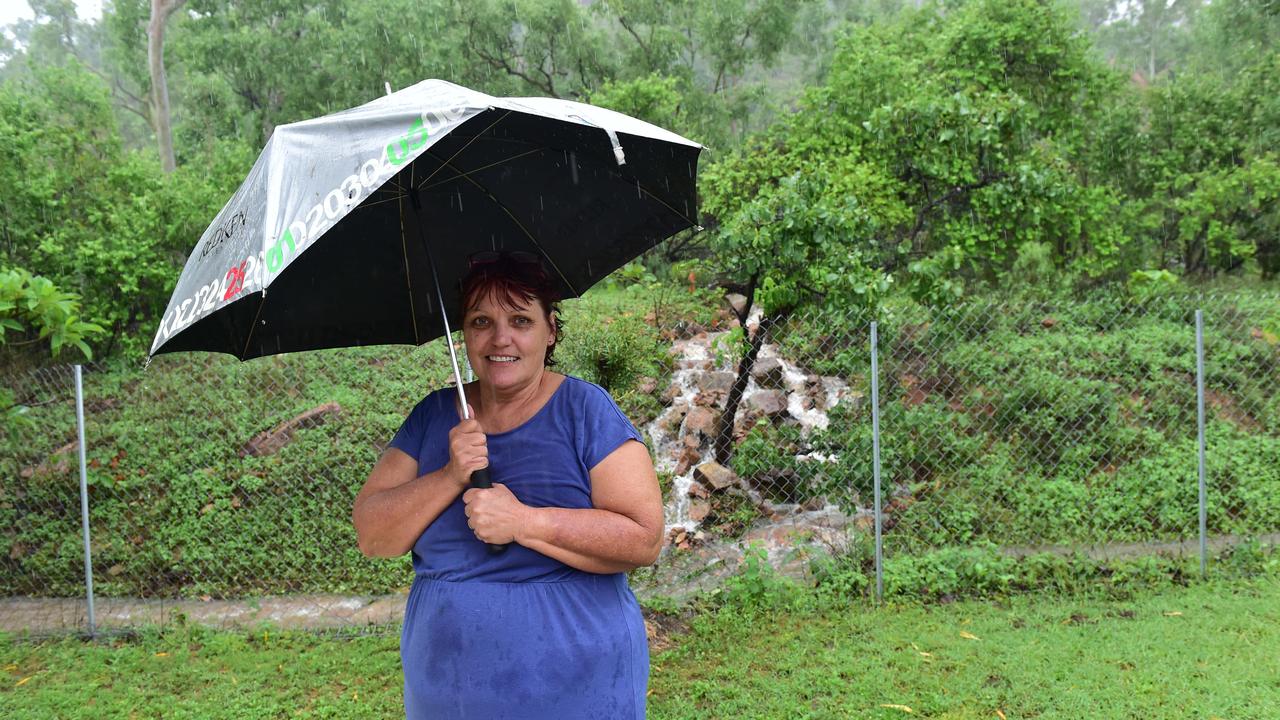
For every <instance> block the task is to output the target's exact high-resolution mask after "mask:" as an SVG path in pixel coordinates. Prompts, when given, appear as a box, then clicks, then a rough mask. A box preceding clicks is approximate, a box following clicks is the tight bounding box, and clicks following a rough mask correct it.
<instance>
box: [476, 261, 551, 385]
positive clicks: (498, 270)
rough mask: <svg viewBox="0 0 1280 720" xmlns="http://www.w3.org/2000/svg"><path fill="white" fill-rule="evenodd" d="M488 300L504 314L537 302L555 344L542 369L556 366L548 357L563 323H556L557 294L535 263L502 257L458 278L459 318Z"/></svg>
mask: <svg viewBox="0 0 1280 720" xmlns="http://www.w3.org/2000/svg"><path fill="white" fill-rule="evenodd" d="M484 297H492V298H493V299H494V300H495V301H496V302H497V303H498V304H499V305H501V306H502V307H503V308H505V309H507V310H522V309H524V307H526V306H524V305H521V304H520V303H521V301H522V300H523V301H524V302H526V303H530V302H535V301H536V302H537V303H538V305H539V306H541V307H542V312H543V314H544V315H546V317H547V321H548V322H549V323H551V324H552V325H553V330H554V331H555V336H554V337H555V340H554V341H553V342H552V343H551V345H550V346H548V347H547V356H546V358H545V359H544V360H543V363H542V364H543V365H544V366H546V367H552V366H554V365H555V364H556V361H555V359H554V358H553V357H552V354H553V353H555V350H556V345H559V344H560V338H561V337H562V336H563V334H564V321H563V320H561V319H560V291H559V289H558V288H557V287H556V284H555V283H554V282H552V280H551V276H550V275H548V274H547V271H546V270H545V269H544V268H543V267H542V263H541V262H538V261H533V262H528V261H524V260H517V259H515V258H513V257H512V256H510V255H507V254H505V253H502V254H500V255H499V256H498V258H497V259H496V260H494V261H492V262H485V263H482V264H474V265H472V267H471V270H470V272H468V273H467V275H466V277H464V278H462V300H463V314H464V315H465V314H466V311H467V310H470V309H471V308H474V307H475V306H476V305H478V304H479V303H480V299H481V298H484Z"/></svg>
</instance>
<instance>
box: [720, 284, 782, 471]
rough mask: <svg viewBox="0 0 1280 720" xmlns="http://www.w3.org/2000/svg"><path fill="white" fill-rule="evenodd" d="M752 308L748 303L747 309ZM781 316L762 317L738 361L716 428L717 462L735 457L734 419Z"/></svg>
mask: <svg viewBox="0 0 1280 720" xmlns="http://www.w3.org/2000/svg"><path fill="white" fill-rule="evenodd" d="M750 309H751V306H750V305H747V310H748V311H749V310H750ZM780 317H781V316H780V315H779V316H774V317H769V316H765V317H762V318H760V324H759V325H757V326H756V331H755V332H754V333H752V334H751V339H750V344H749V345H748V346H747V354H746V355H744V356H742V360H741V361H740V362H739V363H738V377H737V378H736V379H735V380H734V381H733V388H732V389H730V390H729V397H728V399H727V400H725V404H724V413H723V414H722V415H721V416H720V423H719V425H718V427H717V428H716V462H718V463H720V464H721V465H728V464H729V460H730V459H731V458H732V457H733V420H734V417H735V416H736V415H737V414H738V405H740V404H741V403H742V395H743V393H745V392H746V390H747V383H748V382H749V381H750V380H751V368H752V367H754V366H755V364H756V356H757V355H759V354H760V346H761V345H763V344H764V339H765V336H766V335H768V333H769V329H770V328H772V327H773V325H774V323H776V322H777V320H779V319H780ZM746 326H747V323H746V321H745V319H744V320H743V321H742V327H743V328H746Z"/></svg>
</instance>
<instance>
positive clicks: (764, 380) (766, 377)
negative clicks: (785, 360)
mask: <svg viewBox="0 0 1280 720" xmlns="http://www.w3.org/2000/svg"><path fill="white" fill-rule="evenodd" d="M751 377H753V378H755V381H756V385H759V386H760V387H762V388H765V389H771V390H785V389H786V387H787V375H786V371H785V368H783V366H782V361H781V360H779V359H778V358H773V357H769V358H761V359H759V360H756V362H755V364H754V365H752V366H751Z"/></svg>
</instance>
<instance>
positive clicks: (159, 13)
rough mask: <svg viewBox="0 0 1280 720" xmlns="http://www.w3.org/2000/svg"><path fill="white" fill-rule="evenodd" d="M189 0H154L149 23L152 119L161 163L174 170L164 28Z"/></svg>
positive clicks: (167, 170) (148, 60)
mask: <svg viewBox="0 0 1280 720" xmlns="http://www.w3.org/2000/svg"><path fill="white" fill-rule="evenodd" d="M184 2H186V0H151V22H150V23H148V24H147V66H148V68H149V69H150V71H151V121H152V128H153V129H154V130H155V132H156V144H157V145H158V147H159V150H160V167H161V168H162V169H163V170H164V171H165V172H166V173H171V172H173V170H174V168H175V167H177V163H176V162H175V161H174V158H173V128H172V127H171V125H170V122H169V85H168V82H167V81H166V80H165V74H164V28H165V23H167V22H168V20H169V16H170V15H172V14H173V13H174V11H175V10H177V9H178V8H179V7H182V4H183V3H184Z"/></svg>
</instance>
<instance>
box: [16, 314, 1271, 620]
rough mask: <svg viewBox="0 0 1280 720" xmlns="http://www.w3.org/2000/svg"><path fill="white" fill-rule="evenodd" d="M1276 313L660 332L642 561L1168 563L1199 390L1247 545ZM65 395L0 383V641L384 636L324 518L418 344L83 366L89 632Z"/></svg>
mask: <svg viewBox="0 0 1280 720" xmlns="http://www.w3.org/2000/svg"><path fill="white" fill-rule="evenodd" d="M1278 308H1280V298H1277V297H1275V296H1262V295H1257V294H1251V295H1241V296H1221V297H1195V298H1192V297H1161V298H1156V299H1152V300H1149V301H1147V302H1143V303H1131V302H1124V301H1121V300H1118V299H1114V298H1103V299H1099V300H1096V301H1092V302H1089V303H1082V304H1071V305H1053V304H1048V303H1039V302H1008V303H1001V304H983V303H977V302H971V303H967V304H964V305H961V306H958V307H956V308H953V309H950V310H947V311H944V312H930V311H926V310H923V309H919V308H913V307H911V308H896V309H892V310H886V311H883V312H882V313H881V315H880V317H879V319H878V320H877V322H876V323H875V326H874V327H875V333H874V336H873V333H872V327H873V326H872V323H871V318H870V317H867V316H864V315H861V314H858V313H848V312H846V313H835V312H817V313H811V314H807V315H800V316H793V317H789V318H785V319H782V320H781V321H780V322H778V323H777V324H775V325H773V326H772V327H771V329H770V332H769V333H768V334H767V337H766V338H765V340H766V342H764V344H763V345H762V346H761V347H760V348H759V349H758V354H757V356H756V359H755V362H754V366H753V367H752V369H751V371H750V373H749V378H750V379H749V382H747V383H746V384H745V386H742V385H741V383H739V382H738V381H739V378H738V371H739V369H740V367H739V366H738V365H737V364H735V363H736V362H737V355H738V354H740V353H737V352H736V351H735V347H736V346H735V339H734V336H732V335H730V334H727V333H724V332H714V331H713V332H699V328H688V327H682V328H681V332H680V335H681V337H679V338H677V339H676V340H675V341H674V343H673V345H672V348H671V374H670V377H669V378H662V379H661V380H654V381H647V380H644V379H642V380H641V381H640V382H639V383H638V384H637V386H636V387H629V388H627V389H625V394H627V395H628V397H631V398H635V396H636V395H637V394H642V395H645V396H646V398H647V399H646V402H637V403H635V404H634V406H635V407H637V408H650V409H648V410H644V411H642V413H641V414H642V415H644V416H642V417H633V419H634V420H636V421H637V425H639V426H641V427H642V429H643V430H644V431H645V432H646V433H647V434H648V435H649V438H650V445H651V448H652V450H653V451H654V454H655V457H656V460H657V465H658V468H659V475H660V479H661V480H662V483H663V487H664V494H665V498H666V502H667V523H668V526H669V535H668V537H669V547H668V550H667V554H666V555H664V558H668V557H671V556H673V555H679V554H681V553H684V554H687V555H692V554H693V553H689V552H688V551H693V550H696V549H697V548H699V547H704V548H705V547H712V546H716V545H720V546H724V545H728V544H734V543H736V544H737V545H738V546H741V545H742V544H745V543H748V542H753V541H763V542H765V543H766V544H770V543H772V544H773V545H774V546H777V547H780V548H785V547H791V546H793V545H794V544H795V543H796V542H798V541H797V538H803V540H804V541H805V542H808V543H811V544H812V543H819V544H825V545H826V546H828V547H835V548H838V549H842V550H844V551H848V549H849V547H850V544H851V543H852V544H855V545H858V546H859V547H862V548H869V547H871V546H872V545H873V544H874V541H875V538H876V536H877V535H879V536H880V538H881V544H880V545H879V546H877V550H880V549H881V548H882V555H883V557H884V561H885V563H892V562H893V561H894V560H895V559H897V558H912V557H920V556H924V555H927V554H928V553H931V552H939V551H947V550H949V549H957V548H958V549H964V548H974V547H982V548H991V547H995V548H999V551H1000V552H1001V553H1003V554H1005V555H1008V556H1025V555H1031V554H1034V553H1037V552H1041V551H1049V552H1058V553H1067V552H1074V553H1087V554H1091V555H1093V556H1096V557H1114V556H1121V555H1134V554H1138V555H1142V554H1147V555H1150V554H1154V553H1168V552H1173V553H1181V554H1188V555H1192V556H1194V555H1195V553H1197V552H1198V550H1199V541H1200V537H1201V532H1200V523H1201V518H1200V512H1201V510H1200V508H1201V503H1200V498H1199V493H1200V491H1199V486H1198V485H1199V484H1198V480H1199V462H1200V440H1199V438H1200V433H1199V430H1200V424H1199V418H1198V412H1197V410H1198V401H1200V400H1202V401H1203V403H1204V414H1205V423H1204V460H1205V472H1204V477H1205V481H1206V482H1205V501H1206V502H1205V504H1204V513H1205V514H1204V520H1203V523H1204V537H1205V542H1207V543H1208V545H1209V548H1210V549H1217V548H1219V547H1223V546H1226V545H1230V544H1233V543H1236V542H1241V541H1244V540H1252V541H1258V542H1264V543H1266V542H1269V543H1272V544H1274V543H1276V541H1277V534H1278V533H1280V390H1278V389H1277V388H1278V387H1280V382H1278V381H1280V339H1278V338H1277V335H1278V334H1280V327H1277V326H1278V325H1280V311H1278ZM1197 311H1201V312H1202V313H1203V346H1202V350H1203V386H1204V391H1203V394H1202V395H1198V394H1197V385H1198V379H1199V374H1198V363H1197V359H1198V355H1197V342H1196V337H1197V333H1196V316H1197ZM758 321H759V319H757V320H756V322H758ZM571 357H572V354H571ZM873 365H874V366H875V367H876V369H877V371H878V372H877V374H876V375H875V378H874V379H875V380H877V381H878V382H876V383H875V384H874V385H875V386H874V387H873V382H872V380H873V375H872V368H873ZM566 370H567V371H569V372H574V370H575V368H573V367H568V368H566ZM73 378H74V375H73V372H72V370H71V369H70V368H67V367H56V368H45V369H41V370H38V371H35V372H31V373H27V374H24V375H22V376H18V377H10V378H7V379H6V382H5V383H4V385H5V387H7V388H8V391H9V393H11V394H12V396H13V401H12V405H13V406H12V407H10V408H7V409H6V410H5V412H6V415H5V418H6V427H5V432H6V445H7V447H6V451H5V454H4V457H3V466H2V467H0V477H3V482H2V483H0V528H4V530H3V531H0V564H2V565H3V573H0V629H3V630H6V631H9V632H18V633H22V632H29V633H34V634H42V633H47V632H58V631H67V630H85V629H88V628H90V627H95V628H118V627H132V626H137V625H141V624H152V623H167V622H173V621H175V620H177V619H179V617H183V618H186V619H188V620H191V621H197V622H204V623H208V624H213V625H240V626H244V625H252V624H254V623H259V622H270V623H272V624H274V625H277V626H280V625H283V626H290V625H298V626H307V627H317V626H319V627H325V626H340V627H344V628H347V631H352V629H353V628H354V629H356V631H359V629H360V628H364V629H370V628H372V629H374V630H378V631H385V630H386V629H387V628H392V627H395V626H396V624H397V623H398V621H399V617H400V612H401V611H402V608H403V601H404V599H403V595H402V593H404V592H406V591H407V589H408V586H409V584H410V582H411V581H412V570H411V567H410V564H409V562H408V560H407V558H399V559H395V560H373V559H369V558H365V557H363V556H361V555H360V553H359V552H358V550H357V549H356V545H355V537H354V531H353V530H352V529H351V525H350V519H349V518H350V511H351V502H352V500H353V498H354V497H355V494H356V492H357V490H358V489H359V487H360V485H361V484H362V483H363V482H364V479H365V477H366V476H367V474H368V471H369V469H370V468H371V467H372V466H373V463H374V462H375V461H376V459H377V456H378V454H379V453H380V452H381V450H382V448H383V447H384V445H385V443H386V442H387V441H388V440H389V439H390V437H391V436H392V435H393V434H394V432H395V430H396V428H397V427H398V425H399V423H400V422H401V420H402V419H403V417H404V416H405V414H406V413H407V412H408V410H409V409H410V408H411V407H412V406H413V404H414V403H415V402H416V401H417V400H418V399H419V398H420V397H421V396H422V395H423V394H424V393H425V392H427V391H428V390H429V389H431V388H434V387H439V386H441V385H443V384H446V383H447V382H449V373H448V370H447V363H446V360H445V350H444V346H443V345H442V344H440V343H433V344H430V345H427V346H423V347H420V348H412V349H405V348H363V349H348V350H335V351H325V352H316V353H304V354H298V355H287V356H278V357H270V358H262V359H258V360H254V361H252V362H248V363H239V362H237V361H235V360H232V359H228V358H224V357H220V356H212V355H207V356H206V355H196V354H191V355H180V356H162V357H160V358H157V359H155V361H154V362H153V363H152V364H151V366H150V367H149V368H147V369H139V368H119V367H115V368H111V369H109V370H108V369H106V368H100V367H89V368H87V369H86V371H85V374H84V411H85V421H86V422H85V435H86V438H87V442H86V448H85V450H86V460H87V467H86V470H87V473H86V475H87V477H86V479H87V491H88V505H89V540H90V543H89V546H90V548H91V549H90V553H91V558H92V569H93V580H92V582H93V585H92V592H93V597H94V603H93V608H94V613H95V617H94V618H93V620H92V621H91V619H90V617H89V610H88V608H89V604H88V603H87V602H86V595H87V591H88V588H87V586H86V578H85V573H84V537H83V533H82V528H81V516H80V480H79V462H78V447H77V443H76V433H77V428H76V410H75V387H74V379H73ZM613 390H614V392H615V395H617V394H619V389H618V388H613ZM739 390H740V391H741V394H740V399H739V400H738V401H737V402H738V409H737V412H736V413H735V422H734V423H733V426H732V429H731V430H728V431H727V432H729V433H730V434H731V437H732V439H733V443H732V454H731V456H728V457H727V456H725V455H724V454H723V453H722V456H721V457H719V458H717V457H716V452H715V446H716V438H717V437H718V436H719V434H720V432H719V431H720V428H721V427H722V422H721V416H723V415H724V414H725V408H726V406H727V405H728V404H729V403H731V402H734V400H733V398H734V397H735V396H737V395H738V391H739ZM873 391H874V392H873ZM876 396H878V398H877V397H876ZM877 400H878V402H877ZM877 424H878V433H877V432H876V429H877V428H876V425H877ZM877 450H878V454H877ZM717 460H719V461H720V462H717ZM877 476H878V478H879V482H878V485H879V495H880V502H879V503H878V504H877V502H876V495H877V493H876V490H877V487H876V486H877ZM877 509H878V512H877ZM661 562H665V560H664V561H660V563H661ZM876 565H877V568H876V569H877V570H880V566H881V563H876Z"/></svg>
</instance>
